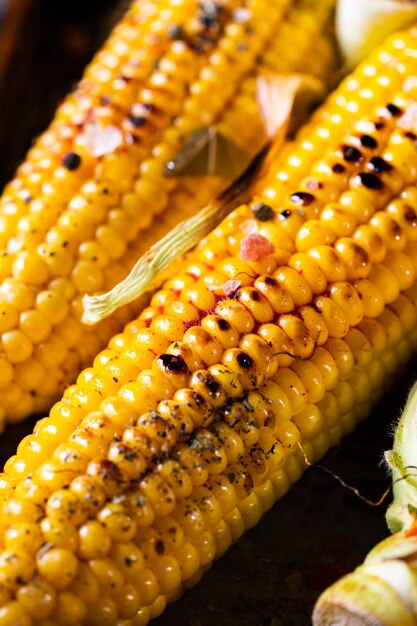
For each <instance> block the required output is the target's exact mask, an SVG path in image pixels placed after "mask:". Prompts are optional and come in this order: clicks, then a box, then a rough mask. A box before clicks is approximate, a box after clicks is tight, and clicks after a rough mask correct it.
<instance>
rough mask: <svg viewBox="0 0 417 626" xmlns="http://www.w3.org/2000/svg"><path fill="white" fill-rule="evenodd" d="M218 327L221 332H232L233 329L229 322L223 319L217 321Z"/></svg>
mask: <svg viewBox="0 0 417 626" xmlns="http://www.w3.org/2000/svg"><path fill="white" fill-rule="evenodd" d="M217 326H218V327H219V330H223V331H226V330H230V328H231V327H230V324H229V322H228V321H227V320H224V319H221V318H220V319H219V320H217Z"/></svg>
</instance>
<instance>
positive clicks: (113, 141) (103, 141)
mask: <svg viewBox="0 0 417 626" xmlns="http://www.w3.org/2000/svg"><path fill="white" fill-rule="evenodd" d="M122 142H123V135H122V133H121V131H120V130H119V129H118V128H116V127H115V126H100V125H99V124H89V125H88V126H87V128H86V131H85V145H86V148H87V150H88V151H89V152H90V154H91V155H92V156H94V157H101V156H104V155H105V154H111V153H112V152H114V151H115V150H116V149H117V148H118V147H119V146H120V145H121V143H122Z"/></svg>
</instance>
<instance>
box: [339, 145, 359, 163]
mask: <svg viewBox="0 0 417 626" xmlns="http://www.w3.org/2000/svg"><path fill="white" fill-rule="evenodd" d="M342 154H343V158H344V159H345V161H347V162H348V163H359V162H360V161H361V160H362V159H363V154H362V152H361V151H360V150H358V149H357V148H354V147H353V146H347V145H343V146H342Z"/></svg>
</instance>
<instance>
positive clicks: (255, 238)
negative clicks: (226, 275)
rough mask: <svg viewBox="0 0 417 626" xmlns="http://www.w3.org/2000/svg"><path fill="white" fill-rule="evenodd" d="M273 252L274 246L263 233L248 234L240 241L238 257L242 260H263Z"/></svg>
mask: <svg viewBox="0 0 417 626" xmlns="http://www.w3.org/2000/svg"><path fill="white" fill-rule="evenodd" d="M274 252H275V248H274V246H273V245H272V243H271V242H270V241H268V239H267V238H266V237H264V236H263V235H258V234H253V235H248V236H247V237H244V238H243V239H242V241H241V242H240V257H241V259H243V261H255V262H256V261H263V260H264V259H266V258H268V257H270V256H272V255H273V254H274Z"/></svg>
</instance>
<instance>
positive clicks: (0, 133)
mask: <svg viewBox="0 0 417 626" xmlns="http://www.w3.org/2000/svg"><path fill="white" fill-rule="evenodd" d="M18 1H19V0H18ZM126 4H127V3H126V1H125V0H123V2H119V3H118V2H117V0H88V1H85V0H71V2H65V1H57V0H33V2H32V3H31V4H30V7H29V9H28V11H27V13H26V15H25V20H24V24H23V26H22V28H21V30H20V34H19V41H18V43H17V45H16V46H15V49H14V53H13V55H12V57H11V59H10V61H9V64H8V70H7V72H6V75H5V79H4V81H3V82H0V189H1V187H2V185H3V184H4V183H5V182H6V181H7V180H8V179H9V178H10V177H11V176H12V175H13V172H14V170H15V169H16V166H17V164H18V163H19V161H20V160H21V159H22V158H23V156H24V154H25V152H26V151H27V149H28V148H29V146H30V144H31V141H32V140H33V138H34V137H35V136H36V135H37V134H39V133H40V132H41V131H42V130H43V129H44V128H45V127H46V126H47V125H48V123H49V121H50V120H51V118H52V116H53V113H54V110H55V107H56V105H57V102H58V101H59V100H60V99H61V98H62V97H63V96H64V95H65V94H66V93H67V92H68V91H69V90H70V89H71V87H72V86H73V85H74V83H75V81H76V80H78V79H79V78H80V77H81V74H82V71H83V68H84V67H85V65H86V64H87V63H88V62H89V60H90V59H91V57H92V55H93V53H94V51H95V50H96V49H97V47H98V45H99V43H100V42H101V41H102V40H103V39H104V38H105V36H106V35H107V33H108V32H109V30H110V28H111V25H112V23H113V22H114V21H115V19H116V16H117V15H119V14H120V11H121V8H123V7H125V6H126Z"/></svg>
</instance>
